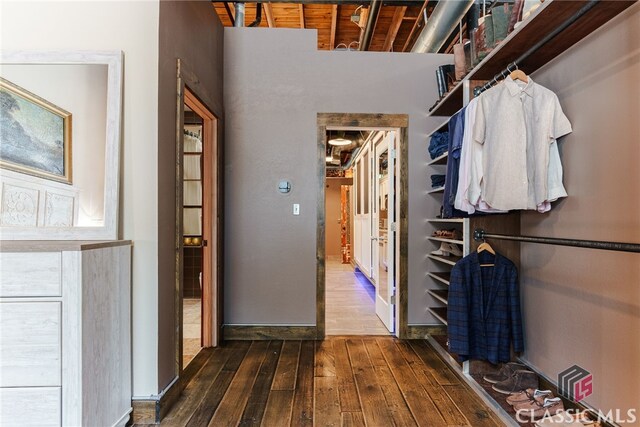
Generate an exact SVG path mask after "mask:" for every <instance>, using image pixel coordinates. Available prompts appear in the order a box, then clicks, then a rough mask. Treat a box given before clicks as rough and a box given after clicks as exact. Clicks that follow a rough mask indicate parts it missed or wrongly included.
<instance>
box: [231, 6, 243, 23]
mask: <svg viewBox="0 0 640 427" xmlns="http://www.w3.org/2000/svg"><path fill="white" fill-rule="evenodd" d="M234 6H235V9H236V17H235V22H234V23H233V26H234V27H244V3H234Z"/></svg>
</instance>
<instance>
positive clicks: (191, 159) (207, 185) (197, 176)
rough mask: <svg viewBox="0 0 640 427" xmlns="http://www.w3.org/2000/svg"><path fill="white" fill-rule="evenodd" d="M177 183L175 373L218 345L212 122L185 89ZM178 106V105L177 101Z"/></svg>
mask: <svg viewBox="0 0 640 427" xmlns="http://www.w3.org/2000/svg"><path fill="white" fill-rule="evenodd" d="M182 94H183V95H182V97H181V102H182V103H181V105H180V106H179V107H180V108H179V109H180V113H181V114H179V116H180V117H179V134H178V138H177V140H178V147H177V154H178V161H177V162H176V163H177V169H176V172H177V182H176V190H177V191H176V195H177V200H176V208H177V211H178V212H177V221H176V235H177V246H178V248H179V251H178V254H179V256H178V257H177V266H178V272H179V274H178V286H177V287H178V292H177V294H178V306H179V310H178V319H177V320H178V324H179V325H180V328H179V333H178V342H179V345H178V349H177V352H178V354H177V362H178V365H179V371H180V372H182V370H183V369H184V367H185V366H187V365H188V364H189V362H191V361H192V360H193V359H194V358H195V356H196V355H197V354H198V353H199V352H200V350H201V349H202V348H203V347H211V346H215V345H217V340H218V334H217V330H218V328H217V327H216V323H215V320H216V319H217V316H216V313H215V311H214V307H217V304H218V301H217V292H216V291H217V286H218V284H217V274H216V271H217V253H216V251H217V246H218V240H219V239H218V235H217V232H218V231H217V226H216V222H217V221H215V220H214V219H216V218H217V217H218V215H217V214H218V201H217V192H218V179H217V167H218V158H217V152H218V150H217V119H216V117H215V116H214V115H213V114H212V113H211V111H210V110H209V109H208V108H207V107H206V106H205V105H204V104H203V103H202V102H201V101H200V100H199V99H198V97H197V96H196V95H195V94H194V93H193V92H192V91H191V90H190V89H189V87H187V86H185V87H184V91H183V93H182ZM179 102H180V101H179Z"/></svg>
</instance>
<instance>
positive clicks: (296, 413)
mask: <svg viewBox="0 0 640 427" xmlns="http://www.w3.org/2000/svg"><path fill="white" fill-rule="evenodd" d="M192 366H193V368H192ZM189 368H190V369H197V370H198V372H197V374H196V375H195V376H194V378H193V379H192V380H191V382H190V383H189V384H187V387H186V389H185V390H184V392H183V395H182V396H181V397H180V400H178V402H177V403H176V404H175V406H174V407H173V409H172V410H171V412H169V414H168V415H167V416H166V418H165V419H164V420H163V421H162V423H161V425H162V426H207V425H209V426H220V425H227V426H235V425H262V426H267V427H271V426H274V427H280V426H286V425H291V426H296V427H297V426H303V425H309V426H311V425H316V426H327V425H333V426H339V425H342V426H356V425H366V426H376V427H377V426H381V427H382V426H385V427H386V426H392V425H397V426H413V425H420V426H429V427H438V426H447V425H455V426H473V427H484V426H487V427H489V426H499V425H501V424H500V422H499V421H497V418H496V417H495V416H494V415H493V414H492V413H491V412H490V411H489V410H488V409H487V408H486V407H485V406H484V404H483V403H482V402H481V401H480V400H479V398H478V397H476V396H475V394H474V393H473V392H472V391H471V390H470V389H469V388H467V386H466V385H464V384H463V383H462V382H461V381H460V379H459V378H458V377H457V376H456V375H455V374H454V373H453V372H452V371H451V370H450V369H449V368H448V367H447V366H446V365H445V363H444V362H443V361H442V360H441V359H440V358H439V357H438V355H437V354H436V353H435V351H434V350H433V349H432V348H431V347H430V346H429V345H428V344H427V343H426V342H425V341H422V340H420V341H418V340H415V341H399V340H397V339H394V338H391V337H362V338H358V337H348V338H345V337H331V338H328V339H326V340H324V341H230V342H227V343H225V344H224V345H222V346H221V347H219V348H216V349H205V350H203V351H202V352H201V353H200V355H199V356H198V357H196V359H195V360H194V361H193V362H192V365H190V367H189ZM138 426H139V424H138Z"/></svg>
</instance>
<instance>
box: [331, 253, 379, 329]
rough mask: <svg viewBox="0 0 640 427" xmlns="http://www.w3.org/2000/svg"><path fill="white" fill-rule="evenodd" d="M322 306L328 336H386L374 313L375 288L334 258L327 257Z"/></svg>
mask: <svg viewBox="0 0 640 427" xmlns="http://www.w3.org/2000/svg"><path fill="white" fill-rule="evenodd" d="M325 307H326V312H325V328H326V334H327V335H389V331H388V330H387V328H386V327H385V326H384V324H383V323H382V321H381V320H380V319H379V318H378V316H376V310H375V288H374V287H373V286H372V285H371V283H369V281H368V280H367V279H366V277H365V276H364V275H363V274H362V273H354V269H353V266H352V265H351V264H342V263H341V262H340V258H337V257H327V260H326V296H325Z"/></svg>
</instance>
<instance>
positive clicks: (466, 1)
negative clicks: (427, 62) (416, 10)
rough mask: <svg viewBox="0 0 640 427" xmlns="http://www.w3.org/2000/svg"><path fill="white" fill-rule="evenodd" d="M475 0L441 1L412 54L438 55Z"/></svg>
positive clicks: (414, 46)
mask: <svg viewBox="0 0 640 427" xmlns="http://www.w3.org/2000/svg"><path fill="white" fill-rule="evenodd" d="M473 2H474V0H455V1H452V0H448V1H445V0H441V1H439V2H438V4H437V5H436V7H435V9H433V13H432V14H431V16H429V21H428V22H427V25H426V26H425V27H424V29H423V30H422V32H421V33H420V35H419V36H418V39H417V40H416V42H415V44H414V45H413V48H412V49H411V52H416V53H437V52H438V51H439V50H440V48H442V46H443V45H444V44H445V43H446V42H447V38H448V37H449V35H450V34H451V33H452V32H453V30H455V29H456V28H457V26H458V23H459V22H460V20H461V19H462V18H464V15H465V14H466V13H467V11H468V10H469V8H470V7H471V5H472V4H473Z"/></svg>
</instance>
